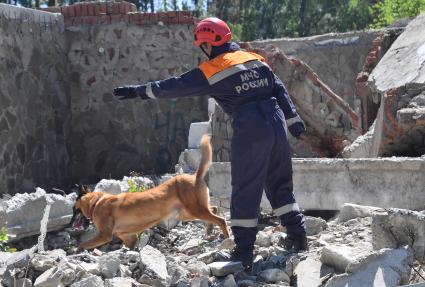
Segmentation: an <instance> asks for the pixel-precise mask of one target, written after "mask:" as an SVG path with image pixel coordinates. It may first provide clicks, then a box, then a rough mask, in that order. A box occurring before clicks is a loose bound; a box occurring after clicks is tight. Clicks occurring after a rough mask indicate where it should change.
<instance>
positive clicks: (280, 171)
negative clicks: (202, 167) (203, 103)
mask: <svg viewBox="0 0 425 287" xmlns="http://www.w3.org/2000/svg"><path fill="white" fill-rule="evenodd" d="M194 34H195V43H194V44H195V45H196V46H198V47H200V48H201V49H202V51H203V52H204V53H205V54H206V55H207V56H208V58H209V60H208V61H206V62H203V63H201V64H200V65H199V67H198V68H195V69H193V70H191V71H189V72H186V73H184V74H182V75H181V76H179V77H172V78H169V79H166V80H162V81H154V82H149V83H147V84H144V85H131V86H123V87H117V88H115V89H114V95H115V96H117V97H118V98H119V99H130V98H138V97H140V98H141V99H156V98H179V97H193V96H203V95H211V96H212V97H213V98H214V99H215V100H216V101H217V103H218V104H219V105H220V106H221V107H222V108H223V110H224V111H225V112H226V113H227V114H229V115H231V116H232V117H233V130H234V132H233V138H232V140H231V167H232V197H231V210H230V215H231V222H230V226H231V229H232V232H233V235H234V237H235V243H236V248H235V249H234V250H233V252H232V260H234V261H241V262H242V263H243V265H244V266H245V267H249V266H250V265H251V264H252V259H253V248H254V242H255V238H256V234H257V223H258V216H259V212H260V201H261V196H262V193H263V190H265V192H266V195H267V198H268V200H269V201H270V204H271V206H272V208H273V213H274V214H275V215H276V216H278V217H279V218H280V220H281V223H282V225H283V226H285V227H286V230H287V237H286V239H285V240H284V245H285V247H286V248H287V249H291V248H293V249H295V250H296V251H300V250H307V249H308V246H307V238H306V232H305V222H304V216H303V214H302V213H301V212H300V209H299V206H298V204H297V203H296V201H295V197H294V194H293V191H292V189H293V185H292V163H291V153H290V147H289V142H288V134H287V132H288V129H289V132H290V133H291V134H292V135H293V136H295V137H296V138H298V137H299V136H300V135H301V133H302V132H304V131H305V126H304V123H303V121H302V120H301V118H300V117H299V116H298V114H297V112H296V109H295V106H294V105H293V103H292V101H291V99H290V97H289V95H288V93H287V91H286V89H285V87H284V85H283V83H282V81H281V80H280V79H279V78H278V77H277V76H276V75H275V74H274V73H273V71H272V70H271V69H270V67H269V66H268V65H267V63H266V62H265V60H264V58H263V57H262V56H260V55H258V54H256V53H252V52H245V51H241V50H240V47H239V45H238V44H236V43H233V42H230V40H231V31H230V29H229V27H228V26H227V24H226V23H225V22H224V21H222V20H220V19H218V18H214V17H212V18H207V19H204V20H202V21H200V22H199V23H198V24H197V25H196V28H195V31H194Z"/></svg>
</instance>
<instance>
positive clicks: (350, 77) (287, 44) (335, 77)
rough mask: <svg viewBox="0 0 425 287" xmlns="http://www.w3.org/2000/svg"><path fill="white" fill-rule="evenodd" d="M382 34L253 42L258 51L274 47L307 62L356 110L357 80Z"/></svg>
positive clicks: (342, 34) (368, 33)
mask: <svg viewBox="0 0 425 287" xmlns="http://www.w3.org/2000/svg"><path fill="white" fill-rule="evenodd" d="M379 33H380V31H376V30H374V31H365V32H348V33H340V34H337V33H331V34H325V35H318V36H312V37H306V38H296V39H291V38H282V39H271V40H263V41H254V42H251V44H252V46H254V47H257V48H266V47H267V46H269V45H273V46H275V47H277V48H279V49H280V50H282V51H283V52H284V53H285V54H286V55H287V56H288V57H290V58H296V59H299V60H302V61H303V62H305V63H306V64H307V65H308V66H310V67H311V69H312V70H313V71H314V72H315V73H317V75H318V76H319V78H320V79H321V80H322V81H323V82H325V83H326V84H327V85H328V86H329V87H330V88H331V89H332V90H333V91H334V92H335V93H336V94H338V95H339V96H340V97H341V98H342V99H344V100H345V101H347V103H348V104H349V105H350V106H351V107H352V108H353V109H356V108H357V107H358V106H359V103H358V102H357V103H356V97H355V94H356V86H355V79H356V77H357V74H358V73H359V72H360V71H361V70H362V67H363V63H364V62H365V60H366V56H367V54H368V52H369V50H370V49H371V47H372V43H373V41H374V39H375V38H376V37H377V35H379Z"/></svg>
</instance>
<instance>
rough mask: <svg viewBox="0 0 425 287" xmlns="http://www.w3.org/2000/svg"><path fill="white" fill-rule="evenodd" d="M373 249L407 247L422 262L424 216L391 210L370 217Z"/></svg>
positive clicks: (417, 213) (419, 213)
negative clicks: (411, 249)
mask: <svg viewBox="0 0 425 287" xmlns="http://www.w3.org/2000/svg"><path fill="white" fill-rule="evenodd" d="M372 236H373V247H374V248H375V249H381V248H396V247H398V246H403V245H409V246H410V247H411V248H413V252H414V256H415V258H416V259H417V260H424V254H425V214H424V213H422V212H417V211H411V210H405V209H396V208H391V209H387V210H382V211H376V212H374V213H373V215H372Z"/></svg>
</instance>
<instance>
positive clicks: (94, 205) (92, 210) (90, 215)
mask: <svg viewBox="0 0 425 287" xmlns="http://www.w3.org/2000/svg"><path fill="white" fill-rule="evenodd" d="M95 207H96V204H93V205H92V207H90V210H89V214H88V216H89V217H88V218H89V219H92V217H93V212H94V208H95Z"/></svg>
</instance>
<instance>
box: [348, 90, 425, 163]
mask: <svg viewBox="0 0 425 287" xmlns="http://www.w3.org/2000/svg"><path fill="white" fill-rule="evenodd" d="M412 86H415V89H414V90H412ZM409 91H410V92H409ZM415 93H417V94H415ZM418 94H419V96H418ZM422 94H425V84H412V83H410V84H406V85H405V86H401V87H398V88H394V89H391V90H389V91H386V92H383V93H382V94H379V93H378V94H376V98H377V100H376V104H379V109H378V111H377V116H376V119H375V122H374V123H373V125H372V126H371V127H370V129H369V131H368V132H367V133H366V134H365V135H364V136H362V137H359V138H357V140H356V141H355V142H354V143H353V144H352V145H350V146H348V147H345V148H344V151H343V156H344V157H361V158H365V157H386V156H411V157H416V156H421V155H423V154H425V105H424V104H423V102H422V100H421V99H422V98H421V97H420V96H421V95H422Z"/></svg>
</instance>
